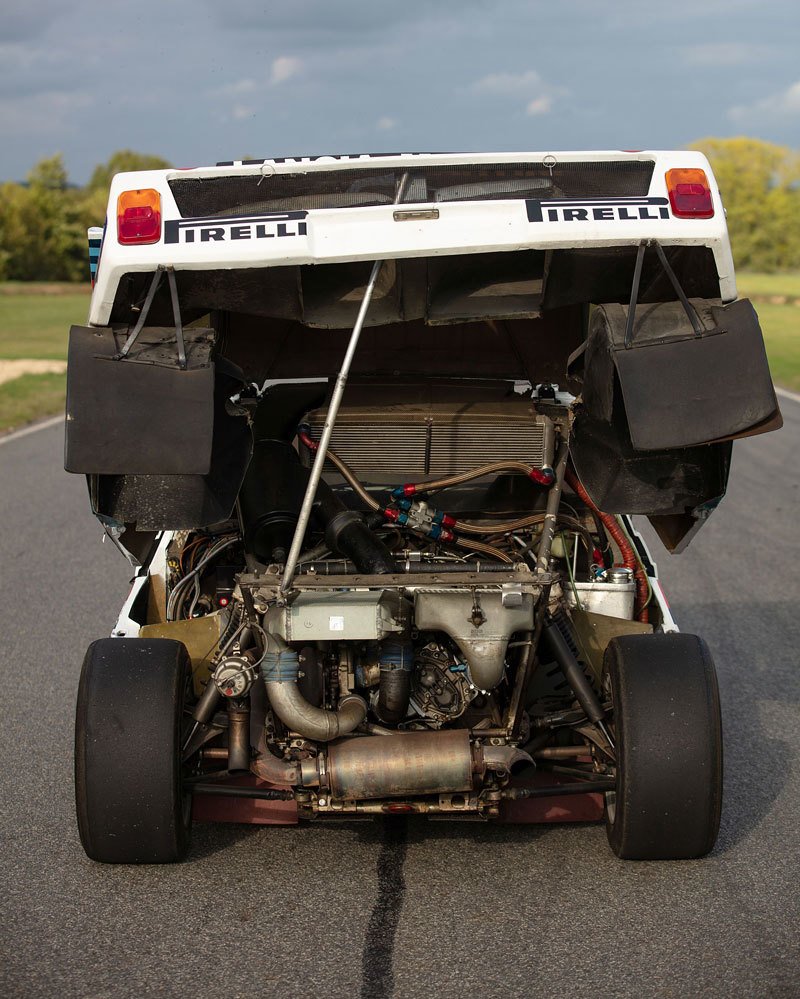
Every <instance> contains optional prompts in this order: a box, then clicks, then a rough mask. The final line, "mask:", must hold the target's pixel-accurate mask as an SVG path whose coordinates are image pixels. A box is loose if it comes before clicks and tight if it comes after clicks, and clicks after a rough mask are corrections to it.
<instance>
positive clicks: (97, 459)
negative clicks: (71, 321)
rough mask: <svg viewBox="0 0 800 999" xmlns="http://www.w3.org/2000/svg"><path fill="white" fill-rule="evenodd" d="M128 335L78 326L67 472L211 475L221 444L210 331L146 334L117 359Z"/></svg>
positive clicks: (72, 353) (151, 330) (72, 350)
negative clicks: (178, 338)
mask: <svg viewBox="0 0 800 999" xmlns="http://www.w3.org/2000/svg"><path fill="white" fill-rule="evenodd" d="M126 335H127V331H124V332H115V331H114V330H112V329H110V328H108V327H96V328H89V327H84V326H73V327H72V329H71V330H70V335H69V355H68V356H69V361H68V366H67V421H66V441H65V448H64V467H65V468H66V470H67V471H68V472H81V473H86V474H89V475H206V474H208V472H209V471H210V469H211V452H212V444H213V436H214V381H215V371H214V363H213V362H212V361H211V360H210V355H211V349H212V347H213V345H214V337H215V334H214V331H213V330H211V329H187V330H186V331H185V334H184V336H185V344H186V364H185V367H181V366H180V365H179V363H178V357H177V353H176V343H175V332H174V330H172V329H168V328H163V327H145V328H144V329H143V330H142V331H141V333H140V334H139V336H138V338H137V340H136V342H135V344H134V345H133V347H132V349H131V350H130V353H129V354H128V356H127V357H125V358H124V359H118V357H119V353H120V351H121V349H122V347H123V344H124V343H125V339H126Z"/></svg>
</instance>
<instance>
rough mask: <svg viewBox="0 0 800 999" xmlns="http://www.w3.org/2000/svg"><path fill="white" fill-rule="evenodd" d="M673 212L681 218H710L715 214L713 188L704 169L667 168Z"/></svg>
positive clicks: (668, 188)
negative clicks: (712, 197)
mask: <svg viewBox="0 0 800 999" xmlns="http://www.w3.org/2000/svg"><path fill="white" fill-rule="evenodd" d="M666 179H667V190H668V191H669V203H670V205H672V214H673V215H675V216H677V218H679V219H710V218H712V217H713V215H714V203H713V201H712V200H711V188H710V187H709V186H708V177H706V174H705V171H704V170H694V169H692V170H689V169H679V170H667V174H666Z"/></svg>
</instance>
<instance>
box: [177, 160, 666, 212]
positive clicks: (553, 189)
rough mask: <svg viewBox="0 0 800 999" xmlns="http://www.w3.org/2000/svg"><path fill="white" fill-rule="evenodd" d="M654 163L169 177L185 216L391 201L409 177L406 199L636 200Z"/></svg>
mask: <svg viewBox="0 0 800 999" xmlns="http://www.w3.org/2000/svg"><path fill="white" fill-rule="evenodd" d="M653 166H654V164H653V163H652V161H647V162H640V161H637V160H620V161H610V162H601V163H557V164H556V165H555V166H554V167H553V169H552V172H551V170H550V168H549V167H547V166H544V165H543V164H541V163H488V164H474V163H470V164H454V165H452V166H427V167H426V166H412V167H410V168H409V169H408V170H407V171H406V170H401V169H392V170H387V169H385V168H384V169H381V168H380V167H377V166H376V167H374V168H369V169H359V170H352V169H350V170H325V171H321V172H318V173H296V174H274V175H273V176H271V177H262V176H260V175H256V176H248V177H209V178H205V179H200V178H197V177H180V178H176V179H175V180H171V181H170V182H169V186H170V188H171V189H172V193H173V196H174V197H175V201H176V203H177V205H178V211H179V212H180V213H181V215H182V216H183V217H184V218H209V217H214V216H217V217H223V216H234V217H235V216H237V215H250V214H253V213H254V212H271V211H283V210H285V211H288V210H293V209H294V210H296V209H306V210H310V209H314V208H367V207H372V206H375V205H390V204H392V203H393V202H394V200H395V195H396V192H397V190H398V187H399V185H400V183H401V181H402V179H403V177H404V175H406V174H407V178H406V180H405V183H404V187H403V191H404V193H403V197H402V199H401V202H400V203H401V204H420V203H431V202H434V203H435V202H448V201H508V200H511V199H515V198H592V197H595V198H597V197H625V196H630V197H636V196H642V195H646V194H647V193H648V191H649V189H650V178H651V177H652V175H653Z"/></svg>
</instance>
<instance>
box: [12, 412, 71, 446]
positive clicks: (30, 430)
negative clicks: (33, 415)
mask: <svg viewBox="0 0 800 999" xmlns="http://www.w3.org/2000/svg"><path fill="white" fill-rule="evenodd" d="M63 422H64V417H63V416H51V417H50V419H49V420H42V421H41V423H32V424H31V425H30V426H29V427H22V429H21V430H15V431H14V432H13V433H11V434H6V435H5V437H0V444H8V442H9V441H15V440H18V439H19V438H20V437H27V436H28V434H35V433H36V431H37V430H47V428H48V427H54V426H55V425H56V424H57V423H63Z"/></svg>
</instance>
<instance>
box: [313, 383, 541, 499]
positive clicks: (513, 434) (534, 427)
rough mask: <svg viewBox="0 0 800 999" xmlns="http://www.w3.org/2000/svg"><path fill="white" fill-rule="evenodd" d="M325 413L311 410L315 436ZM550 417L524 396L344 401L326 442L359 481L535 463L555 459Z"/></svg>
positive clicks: (323, 420)
mask: <svg viewBox="0 0 800 999" xmlns="http://www.w3.org/2000/svg"><path fill="white" fill-rule="evenodd" d="M325 412H326V411H325V410H316V411H314V412H312V413H309V414H308V416H307V418H306V422H307V423H308V425H309V426H310V428H311V436H312V437H313V438H314V439H315V440H319V438H320V436H321V435H322V428H323V425H324V422H325ZM553 441H554V430H553V424H552V422H551V420H549V419H548V418H547V417H546V416H542V415H541V414H539V413H536V412H535V411H534V409H533V407H532V406H531V404H530V401H529V400H520V402H516V401H513V402H505V401H504V402H502V403H461V404H458V405H453V404H451V403H446V402H445V403H431V404H428V405H420V404H410V405H393V406H386V407H383V408H378V407H377V406H376V407H371V406H352V407H347V406H343V407H342V409H341V410H340V411H339V416H338V418H337V421H336V426H335V427H334V430H333V435H332V437H331V442H330V447H331V450H333V451H335V452H336V454H337V455H338V456H339V457H340V458H342V459H343V461H345V462H346V463H347V464H348V465H349V466H350V467H351V468H352V469H353V471H354V472H355V473H356V474H357V475H359V476H363V477H365V478H368V479H369V478H371V479H372V480H373V481H374V480H375V479H382V478H383V477H384V476H388V477H389V478H391V479H393V480H394V479H397V478H406V479H407V478H409V477H412V476H414V477H418V476H435V477H437V478H438V477H439V476H444V475H453V474H457V473H460V472H466V471H469V470H470V469H472V468H475V467H476V466H478V465H483V464H486V463H488V462H491V461H502V460H516V461H524V462H526V463H528V464H530V465H533V466H534V467H536V468H541V467H543V466H544V465H551V464H552V462H553Z"/></svg>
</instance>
